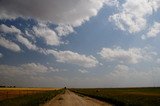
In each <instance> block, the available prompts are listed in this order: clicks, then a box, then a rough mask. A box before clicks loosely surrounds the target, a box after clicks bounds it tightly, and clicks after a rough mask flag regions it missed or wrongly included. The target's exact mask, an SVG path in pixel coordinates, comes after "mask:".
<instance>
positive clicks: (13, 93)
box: [0, 88, 60, 101]
mask: <svg viewBox="0 0 160 106" xmlns="http://www.w3.org/2000/svg"><path fill="white" fill-rule="evenodd" d="M58 89H60V88H0V101H1V100H5V99H9V98H15V97H18V96H22V95H31V94H36V93H41V92H46V91H52V90H58Z"/></svg>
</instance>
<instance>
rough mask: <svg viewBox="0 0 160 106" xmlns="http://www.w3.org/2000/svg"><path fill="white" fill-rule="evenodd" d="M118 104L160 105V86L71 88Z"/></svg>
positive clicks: (132, 105)
mask: <svg viewBox="0 0 160 106" xmlns="http://www.w3.org/2000/svg"><path fill="white" fill-rule="evenodd" d="M71 91H74V92H76V93H79V94H82V95H86V96H90V97H93V98H96V99H99V100H102V101H106V102H108V103H111V104H113V105H116V106H160V87H154V88H90V89H82V88H81V89H71Z"/></svg>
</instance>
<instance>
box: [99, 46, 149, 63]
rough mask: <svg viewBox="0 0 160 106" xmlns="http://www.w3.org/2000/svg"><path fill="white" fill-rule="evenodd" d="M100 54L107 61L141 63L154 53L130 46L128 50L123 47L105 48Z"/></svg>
mask: <svg viewBox="0 0 160 106" xmlns="http://www.w3.org/2000/svg"><path fill="white" fill-rule="evenodd" d="M99 54H100V55H101V57H102V58H103V59H105V60H107V61H114V60H116V61H120V62H122V63H132V64H136V63H139V62H140V61H141V60H148V59H150V58H151V55H152V53H150V52H149V53H148V52H147V51H146V50H144V49H141V48H129V49H128V50H124V49H121V48H120V47H117V48H114V49H111V48H103V49H102V50H101V51H100V52H99Z"/></svg>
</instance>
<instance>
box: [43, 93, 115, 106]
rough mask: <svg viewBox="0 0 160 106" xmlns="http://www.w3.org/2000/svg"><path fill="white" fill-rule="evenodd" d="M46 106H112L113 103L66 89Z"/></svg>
mask: <svg viewBox="0 0 160 106" xmlns="http://www.w3.org/2000/svg"><path fill="white" fill-rule="evenodd" d="M44 106H112V105H111V104H108V103H105V102H102V101H99V100H96V99H93V98H89V97H85V96H78V95H77V94H75V93H73V92H71V91H69V90H66V91H65V93H64V94H60V95H57V96H56V97H55V98H53V99H52V100H51V101H49V102H48V103H46V104H44Z"/></svg>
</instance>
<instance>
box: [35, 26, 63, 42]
mask: <svg viewBox="0 0 160 106" xmlns="http://www.w3.org/2000/svg"><path fill="white" fill-rule="evenodd" d="M33 31H34V33H35V35H36V36H38V37H42V38H43V39H44V40H45V42H46V44H48V45H59V44H60V43H61V42H60V38H59V37H58V36H57V34H56V33H55V32H54V31H53V30H51V29H50V28H48V27H47V26H42V25H40V26H38V27H33Z"/></svg>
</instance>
